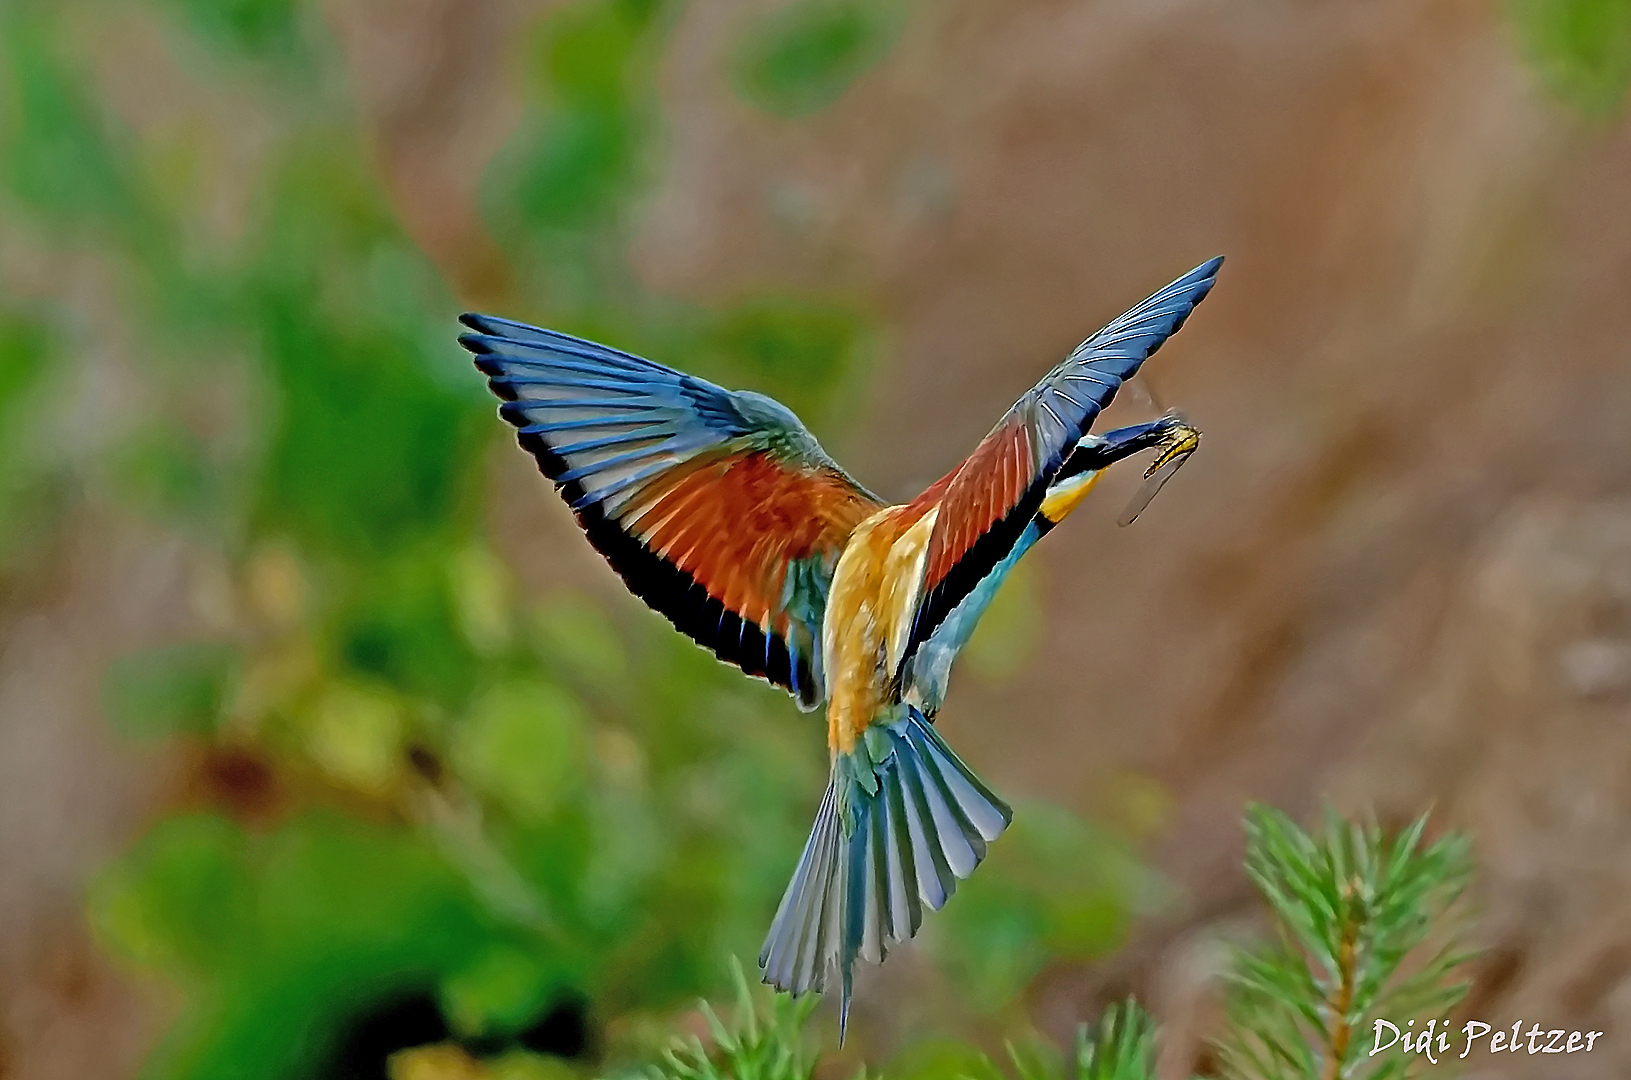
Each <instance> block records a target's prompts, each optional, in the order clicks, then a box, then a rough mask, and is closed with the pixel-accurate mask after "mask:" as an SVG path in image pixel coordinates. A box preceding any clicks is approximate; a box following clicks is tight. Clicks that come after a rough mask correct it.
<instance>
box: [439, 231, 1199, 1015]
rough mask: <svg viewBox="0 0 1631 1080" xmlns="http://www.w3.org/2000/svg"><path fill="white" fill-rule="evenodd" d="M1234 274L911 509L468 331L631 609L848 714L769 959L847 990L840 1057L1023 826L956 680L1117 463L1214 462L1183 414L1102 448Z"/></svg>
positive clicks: (784, 449) (1055, 389)
mask: <svg viewBox="0 0 1631 1080" xmlns="http://www.w3.org/2000/svg"><path fill="white" fill-rule="evenodd" d="M1222 262H1223V260H1222V259H1221V258H1216V259H1212V260H1210V261H1208V262H1205V263H1203V264H1201V265H1200V266H1198V267H1196V268H1195V269H1194V270H1191V271H1190V272H1189V273H1187V274H1185V275H1184V276H1183V277H1181V278H1179V279H1178V280H1176V281H1174V282H1173V283H1172V284H1170V285H1168V286H1167V287H1166V288H1164V289H1161V290H1160V291H1158V292H1156V293H1155V294H1154V295H1152V296H1150V297H1149V298H1148V299H1147V300H1145V301H1144V302H1142V303H1140V304H1138V305H1137V306H1136V307H1134V308H1132V309H1131V310H1130V311H1128V312H1127V313H1126V314H1124V315H1122V316H1121V317H1120V318H1118V319H1116V320H1114V321H1113V322H1111V323H1110V324H1109V325H1108V326H1106V327H1105V328H1104V329H1103V330H1100V331H1099V332H1098V333H1097V334H1094V335H1093V336H1092V337H1090V338H1088V339H1087V340H1086V341H1084V342H1082V344H1081V345H1079V346H1077V347H1076V349H1075V350H1074V351H1072V352H1071V354H1070V355H1069V356H1068V357H1066V358H1065V360H1064V361H1063V362H1062V363H1060V364H1059V365H1058V366H1057V367H1055V368H1054V369H1053V370H1052V371H1050V372H1048V373H1047V375H1046V376H1044V377H1043V379H1042V381H1041V382H1039V383H1037V384H1036V386H1034V387H1033V388H1032V389H1031V390H1030V391H1029V392H1027V393H1026V394H1025V396H1023V397H1022V398H1020V399H1019V401H1018V403H1016V404H1015V405H1014V407H1013V408H1011V409H1009V410H1008V413H1007V415H1006V416H1004V417H1003V418H1002V420H1001V421H999V422H998V424H997V426H996V427H994V428H993V429H992V430H991V433H990V434H989V435H987V436H986V437H985V439H984V440H983V441H981V443H980V444H979V446H977V447H976V448H975V450H974V452H973V453H972V454H970V455H969V456H968V458H967V459H965V460H964V461H963V462H962V463H961V464H959V465H958V466H957V467H956V468H954V469H952V470H951V471H950V472H948V473H947V474H946V475H945V476H943V477H942V478H941V479H939V480H937V481H936V482H935V483H933V484H931V485H930V486H929V488H928V490H926V491H924V492H923V494H921V495H919V496H918V497H917V498H915V499H913V500H912V501H911V502H909V503H904V504H900V505H893V506H892V505H889V504H887V503H886V502H885V501H884V500H883V499H880V498H879V497H878V496H876V495H874V494H872V492H870V491H868V490H867V489H866V488H864V487H862V486H861V484H859V483H858V482H857V481H856V480H855V479H854V478H852V477H851V476H850V475H849V474H848V473H847V472H845V471H844V470H843V469H842V468H841V467H839V465H838V464H837V463H836V462H834V461H833V460H832V458H830V457H828V456H827V454H826V452H825V451H823V450H822V449H821V447H820V445H819V444H817V442H816V440H815V438H814V436H812V435H811V434H810V432H809V431H808V430H806V428H805V427H804V425H803V424H802V423H800V422H799V419H798V417H796V416H794V415H793V413H792V412H791V411H789V410H788V409H787V408H786V407H785V406H783V405H781V404H780V403H779V402H777V401H775V400H773V399H771V398H768V397H766V396H764V395H763V394H756V393H753V392H751V391H744V390H734V391H733V390H725V389H722V388H720V387H718V386H715V385H713V384H712V383H710V382H706V381H704V380H702V379H699V378H697V377H695V376H692V375H687V374H684V373H682V372H679V371H675V370H673V369H672V368H668V367H664V366H663V365H661V364H657V363H653V362H652V361H650V360H644V359H641V358H640V357H637V356H632V355H630V354H628V353H625V352H621V351H619V350H617V349H612V348H608V347H607V346H604V345H597V344H594V343H593V342H589V341H584V340H581V339H579V338H575V337H571V336H569V335H566V334H562V333H557V332H555V331H553V330H543V329H539V328H537V327H533V326H527V325H524V324H521V323H515V322H510V321H508V320H505V319H499V318H494V317H491V316H487V315H476V314H466V315H462V316H460V321H461V322H463V323H464V325H465V326H467V327H469V329H470V330H471V331H472V332H470V333H466V334H463V335H461V336H460V338H459V341H460V343H461V344H462V345H463V346H464V347H465V348H466V349H468V350H469V351H470V352H472V353H474V354H475V364H476V367H477V368H478V369H479V370H480V371H481V372H482V373H483V374H484V375H486V376H487V380H488V385H489V386H490V387H491V388H492V391H493V393H495V394H496V395H498V397H500V398H501V399H503V404H502V405H501V406H500V407H499V415H500V416H501V417H503V418H504V419H505V420H507V421H509V422H510V423H511V424H513V425H514V426H515V427H516V429H517V437H518V440H519V442H520V444H521V446H522V447H523V448H524V449H526V450H527V451H529V452H530V453H531V454H532V455H533V457H535V458H536V459H537V461H538V465H539V468H540V469H542V470H543V473H544V475H546V476H548V477H549V478H550V479H551V480H553V481H554V482H555V486H556V488H557V489H558V490H559V491H560V494H561V497H562V498H564V499H565V500H566V502H567V504H568V505H569V506H570V507H571V508H572V511H573V513H574V514H576V516H577V520H578V523H579V524H580V525H581V526H582V527H583V531H584V533H585V534H586V536H587V537H588V539H589V542H590V543H591V544H593V545H594V546H595V548H596V549H597V550H599V551H600V553H601V554H602V555H604V556H605V558H606V561H607V562H609V563H610V564H611V566H612V569H614V570H616V571H617V573H618V574H619V575H620V576H621V577H622V578H623V581H624V582H625V583H626V584H627V585H628V587H629V589H630V590H631V591H632V592H633V593H634V594H635V595H636V596H638V597H640V598H641V599H642V600H644V601H645V602H646V603H647V604H649V605H650V606H651V607H653V608H654V609H656V610H657V611H658V612H660V613H662V614H663V615H664V616H666V617H667V618H668V619H669V621H671V622H672V623H673V624H674V625H675V627H677V628H678V629H679V630H680V631H682V632H683V633H685V634H687V635H689V636H690V637H691V638H692V639H694V640H695V641H696V642H697V643H698V644H700V645H702V646H703V647H705V648H707V649H709V650H711V651H712V652H713V653H714V654H715V655H716V656H717V657H718V658H719V659H720V660H722V661H724V662H725V663H728V664H734V665H735V666H737V667H739V668H741V670H742V671H743V672H745V673H746V674H748V675H752V676H757V677H759V678H762V679H766V680H768V681H769V682H771V683H774V684H775V685H777V686H780V687H782V688H783V689H785V690H787V691H788V693H790V694H792V695H793V698H794V699H795V700H796V701H797V702H798V705H799V707H800V708H801V709H803V710H805V711H810V710H813V709H815V708H817V707H819V706H821V705H822V704H823V703H825V705H826V714H827V746H828V750H829V752H830V758H831V773H830V777H829V780H828V783H827V789H826V793H825V795H823V796H822V799H821V805H820V808H819V809H818V810H817V811H816V820H815V825H814V827H813V828H812V829H811V830H810V838H809V840H808V841H807V843H806V844H805V847H804V853H803V855H802V857H801V858H800V859H799V861H798V865H797V867H796V869H795V870H794V871H793V878H792V880H791V881H790V882H789V883H788V886H787V890H786V893H785V894H784V895H783V897H782V901H781V905H780V907H779V908H778V910H777V911H776V916H775V919H774V921H773V922H772V923H771V927H770V933H769V936H768V937H767V938H766V940H765V944H764V949H763V951H762V952H761V953H760V956H759V964H760V967H761V968H762V969H763V972H764V980H765V981H766V982H767V983H770V984H771V985H772V986H774V987H776V988H777V989H779V990H784V991H788V992H791V993H794V994H801V993H804V992H806V991H811V990H814V991H818V992H824V991H826V990H828V989H829V987H830V985H831V982H832V980H833V979H834V978H836V979H837V982H838V986H839V989H840V992H841V995H842V996H841V1002H840V1009H839V1039H840V1041H842V1039H843V1032H844V1027H845V1024H846V1021H847V1017H848V1012H849V999H850V992H851V987H852V979H853V968H854V964H855V960H856V959H857V958H858V957H859V958H860V959H863V960H867V961H870V962H874V963H876V962H880V961H882V960H883V958H884V954H885V953H886V952H887V950H888V948H889V946H890V944H891V943H896V942H904V941H906V940H908V939H909V938H911V937H912V936H913V935H914V934H916V933H917V930H918V927H919V925H920V924H921V922H922V919H923V911H924V909H925V908H928V909H930V910H938V909H939V908H940V906H941V905H942V904H944V903H945V902H946V900H947V898H948V897H949V896H951V894H952V892H953V890H954V889H955V888H956V885H957V881H958V880H959V879H962V878H966V877H968V875H969V874H971V873H972V872H973V871H974V868H975V867H976V866H978V865H979V863H980V861H981V860H982V859H983V858H984V857H985V853H986V845H987V844H988V843H990V842H991V841H993V840H995V839H996V838H997V836H998V835H999V834H1000V833H1001V832H1002V831H1003V829H1004V828H1006V827H1007V825H1008V823H1009V821H1010V820H1011V819H1012V814H1011V812H1010V810H1009V808H1008V806H1007V805H1006V804H1005V803H1004V802H1003V801H1002V800H1001V799H1000V798H998V797H997V796H996V795H994V794H993V793H992V792H991V791H990V790H989V789H988V788H987V787H986V786H985V784H984V783H982V782H981V781H980V779H979V778H978V777H977V776H975V775H974V773H973V771H972V770H970V769H969V767H968V766H967V765H965V764H964V763H963V761H962V759H961V758H959V757H958V756H957V754H956V753H955V752H953V751H952V749H951V748H950V747H949V746H947V745H946V743H945V741H944V740H943V739H941V737H940V735H939V733H938V732H937V731H936V730H935V728H934V726H933V724H934V717H935V714H936V712H938V711H939V709H940V705H941V703H942V702H943V701H944V700H945V695H946V684H947V679H948V676H949V675H950V671H951V666H952V661H953V659H955V657H956V656H957V653H958V650H960V649H961V648H962V647H963V645H964V644H965V643H966V642H967V641H968V639H969V635H970V634H971V633H972V632H973V630H974V625H975V623H976V622H977V621H978V620H979V617H980V615H981V613H983V612H984V611H985V609H986V606H987V605H988V604H989V603H990V602H991V598H992V597H993V596H994V595H995V593H996V590H997V587H998V586H999V585H1000V584H1001V583H1002V581H1003V578H1004V577H1005V576H1006V575H1007V573H1008V572H1009V570H1011V569H1012V568H1013V566H1014V564H1015V563H1016V562H1017V561H1018V560H1019V558H1020V557H1021V556H1022V555H1024V553H1025V552H1026V551H1027V550H1028V549H1029V548H1030V547H1031V545H1033V544H1035V543H1036V541H1037V540H1039V539H1041V537H1042V536H1043V535H1044V534H1045V533H1047V532H1048V530H1050V529H1052V528H1053V527H1054V526H1055V525H1057V524H1059V522H1060V521H1062V520H1063V519H1064V517H1065V516H1066V515H1067V514H1069V513H1070V512H1071V511H1072V510H1073V509H1075V508H1076V506H1077V504H1078V503H1079V502H1080V501H1081V500H1082V498H1083V497H1084V496H1085V495H1086V494H1087V492H1088V491H1089V490H1090V489H1091V488H1092V487H1093V485H1094V484H1095V483H1096V482H1097V480H1098V479H1099V477H1100V476H1101V475H1102V471H1103V470H1104V469H1105V468H1106V467H1108V466H1109V465H1111V464H1113V463H1114V462H1116V461H1119V460H1121V459H1122V458H1125V457H1128V456H1130V455H1132V454H1135V453H1138V452H1139V451H1141V450H1146V449H1159V450H1160V451H1161V453H1160V454H1159V455H1158V457H1157V460H1156V463H1155V464H1154V465H1152V466H1151V467H1150V470H1149V472H1148V473H1146V476H1147V477H1151V478H1155V479H1154V483H1155V484H1156V485H1157V486H1158V485H1159V483H1160V482H1164V480H1165V478H1166V477H1167V476H1170V475H1171V471H1172V470H1173V469H1174V468H1175V467H1176V464H1178V463H1181V462H1182V460H1183V459H1184V458H1186V457H1187V456H1188V453H1189V452H1190V451H1192V450H1193V449H1194V448H1195V445H1196V444H1197V441H1198V438H1199V433H1198V432H1196V431H1195V430H1194V429H1193V428H1190V427H1188V426H1187V425H1186V424H1185V423H1184V422H1183V421H1181V420H1180V419H1178V418H1177V417H1176V416H1167V417H1163V418H1162V419H1160V420H1156V421H1154V422H1152V423H1146V424H1138V425H1135V426H1132V427H1125V428H1120V429H1118V430H1115V431H1110V432H1106V433H1104V434H1102V435H1098V434H1093V433H1091V432H1090V430H1089V429H1090V428H1091V427H1092V425H1093V421H1094V420H1095V419H1096V418H1097V417H1098V415H1099V412H1100V411H1101V410H1103V409H1104V408H1105V407H1106V406H1108V405H1109V404H1110V401H1111V399H1112V398H1114V397H1115V394H1116V391H1117V389H1118V388H1119V387H1120V386H1121V384H1122V383H1123V382H1125V381H1127V380H1128V379H1130V378H1132V377H1133V375H1134V373H1136V372H1137V371H1138V368H1139V365H1140V364H1142V363H1143V362H1144V360H1145V358H1147V357H1148V356H1149V355H1150V354H1151V353H1153V352H1155V350H1156V349H1157V348H1159V347H1160V346H1161V343H1162V342H1164V341H1165V340H1166V339H1167V338H1168V337H1169V336H1171V335H1172V334H1173V333H1174V332H1175V331H1176V330H1177V329H1178V328H1179V327H1180V326H1182V325H1183V322H1184V320H1185V319H1186V318H1187V317H1188V315H1189V313H1190V312H1191V311H1192V310H1193V309H1194V307H1195V305H1196V304H1198V303H1200V302H1201V300H1202V298H1204V297H1205V296H1206V294H1207V292H1208V291H1210V289H1211V288H1212V283H1213V281H1214V279H1215V278H1216V275H1217V272H1218V267H1219V266H1220V265H1221V264H1222ZM1146 491H1147V492H1148V493H1153V489H1151V488H1149V487H1148V486H1147V487H1146ZM1143 501H1148V495H1147V494H1146V496H1145V497H1144V500H1143ZM1138 505H1140V506H1141V505H1142V503H1139V504H1138Z"/></svg>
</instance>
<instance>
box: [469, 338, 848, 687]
mask: <svg viewBox="0 0 1631 1080" xmlns="http://www.w3.org/2000/svg"><path fill="white" fill-rule="evenodd" d="M460 321H461V322H463V323H464V324H465V325H466V326H468V327H470V328H471V329H472V330H474V331H475V333H471V334H464V335H462V336H461V337H460V338H459V342H460V344H462V345H463V346H464V347H465V348H466V349H469V350H470V351H471V352H472V353H475V354H476V367H477V368H479V369H480V370H481V371H482V373H483V374H485V375H486V376H487V377H488V385H489V386H490V387H492V390H493V393H495V394H497V395H498V396H499V397H500V398H503V399H504V404H503V405H502V406H500V407H499V415H500V416H502V417H503V418H504V419H506V420H508V421H509V422H510V423H512V424H514V425H515V426H516V427H517V428H518V429H519V431H518V433H517V438H518V440H519V441H520V443H521V445H522V447H524V448H525V449H526V450H528V451H530V452H531V453H532V455H533V456H534V457H535V458H537V459H538V465H539V467H540V468H541V469H542V470H543V472H544V474H545V475H546V476H548V477H549V478H550V479H551V480H553V481H555V486H556V488H557V489H559V491H560V493H561V496H562V497H563V498H564V499H565V500H566V501H567V504H568V505H570V506H571V507H572V509H573V511H574V512H575V513H576V514H577V518H578V523H579V524H580V525H582V526H583V530H584V532H585V533H586V534H587V535H588V537H589V542H590V543H592V544H593V545H594V546H595V548H596V549H597V550H599V551H600V553H601V554H602V555H604V556H605V557H606V561H607V562H609V563H611V565H612V568H613V569H614V570H616V571H617V572H618V574H619V575H621V576H622V578H623V581H624V582H625V583H626V584H627V585H628V587H629V589H630V591H632V592H633V593H634V594H635V595H636V596H638V597H640V598H641V599H642V600H644V601H645V602H646V603H647V604H649V605H651V607H653V608H654V609H656V610H657V611H659V612H661V613H662V614H663V615H665V616H667V618H668V619H669V621H671V622H672V623H673V624H674V625H675V626H676V627H678V628H679V629H680V630H681V631H683V632H684V633H686V634H688V635H689V636H690V637H692V638H693V639H695V640H696V641H697V642H698V643H699V644H701V645H703V646H705V647H706V648H708V649H711V650H713V652H714V654H715V655H717V656H718V657H719V658H720V659H721V660H723V661H725V662H726V663H730V664H735V665H736V666H738V667H740V668H741V669H742V670H743V671H744V672H746V673H747V674H749V675H755V676H760V677H763V678H765V679H768V680H769V681H770V682H772V683H775V684H776V685H778V686H781V687H784V688H786V689H787V690H788V691H789V692H791V693H792V694H793V696H794V697H795V698H796V699H798V702H799V705H800V707H802V708H805V709H813V708H815V706H816V705H818V704H820V702H821V699H822V696H823V680H822V674H821V617H822V613H823V611H824V609H825V607H826V597H827V588H828V586H829V585H830V583H831V581H832V572H833V567H834V566H835V564H836V562H837V559H838V555H839V554H840V552H841V551H842V550H843V546H844V542H845V541H846V539H847V538H848V537H849V534H850V533H851V532H852V531H853V530H854V528H855V526H856V525H858V524H859V523H860V522H861V521H862V520H864V519H865V518H866V517H867V516H868V515H869V514H871V513H872V512H873V511H875V510H877V509H878V508H879V507H880V505H881V504H880V502H879V501H878V499H877V498H876V497H875V496H873V495H871V494H870V493H868V492H867V491H866V490H864V489H863V488H862V487H861V486H860V485H858V484H857V483H855V481H853V480H852V479H850V477H849V476H848V475H846V474H845V473H844V471H843V470H842V469H840V468H839V467H838V466H837V465H836V464H834V463H833V461H832V459H831V458H829V457H828V456H827V455H826V453H824V452H823V451H822V449H821V447H820V446H819V445H818V444H817V443H816V441H815V438H814V437H813V436H812V435H811V434H810V433H809V432H808V431H807V430H805V428H804V425H803V424H801V423H799V420H798V418H797V417H796V416H794V415H793V414H792V413H791V412H790V411H788V410H787V409H786V408H785V407H783V406H782V405H780V404H778V403H777V402H775V401H773V400H771V399H770V398H767V397H764V396H763V395H761V394H752V393H745V392H732V391H729V390H723V389H721V388H719V387H717V386H715V385H713V384H712V383H710V382H706V381H704V380H702V379H698V378H695V377H693V376H690V375H685V374H683V373H681V372H678V371H674V370H673V369H671V368H666V367H664V366H662V365H661V364H655V363H652V362H651V361H649V360H643V359H641V358H639V357H636V356H631V355H629V354H628V353H623V352H619V351H617V350H616V349H609V348H607V347H605V346H603V345H596V344H594V343H592V342H588V341H583V340H581V339H579V338H574V337H570V336H568V335H566V334H560V333H556V332H555V331H552V330H541V329H538V328H537V327H532V326H526V325H523V324H521V323H513V322H509V321H507V320H504V319H497V318H492V317H490V316H486V315H469V314H467V315H462V316H460Z"/></svg>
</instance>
